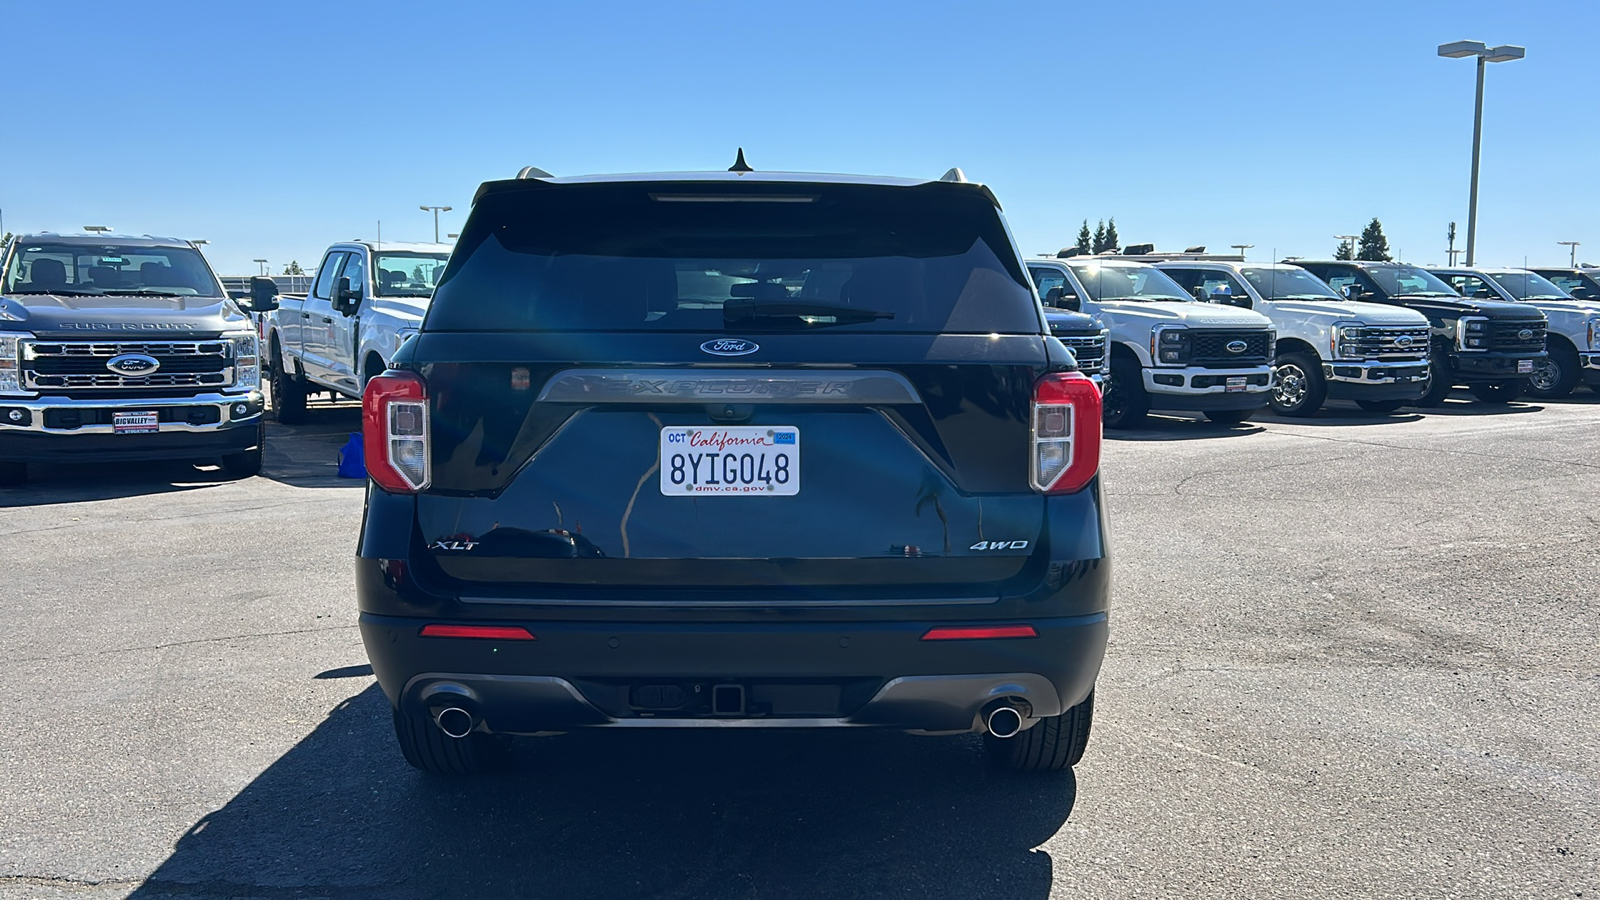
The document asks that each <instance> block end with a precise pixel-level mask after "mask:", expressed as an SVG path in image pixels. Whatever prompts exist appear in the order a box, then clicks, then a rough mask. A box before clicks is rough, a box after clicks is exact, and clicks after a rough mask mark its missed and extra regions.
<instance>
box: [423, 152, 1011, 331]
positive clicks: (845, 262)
mask: <svg viewBox="0 0 1600 900" xmlns="http://www.w3.org/2000/svg"><path fill="white" fill-rule="evenodd" d="M752 312H753V313H754V314H756V315H757V316H758V318H742V319H739V320H738V321H732V320H731V319H730V317H732V316H734V315H735V313H738V314H740V315H743V314H747V313H752ZM424 327H425V329H426V330H428V331H505V330H512V331H689V332H729V333H734V332H736V333H739V334H745V333H749V332H753V331H761V330H779V329H784V330H788V329H798V330H810V329H813V328H815V329H822V328H826V329H828V330H830V331H832V330H844V331H873V332H912V333H944V332H958V333H1002V334H1007V333H1009V334H1019V333H1020V334H1038V333H1041V332H1042V330H1043V325H1042V322H1041V319H1040V315H1039V307H1038V303H1037V301H1036V300H1035V298H1034V295H1033V290H1032V286H1031V284H1030V283H1029V281H1028V279H1027V276H1026V275H1025V274H1024V273H1023V270H1022V264H1021V261H1020V260H1019V259H1018V258H1017V254H1016V250H1015V247H1014V246H1013V245H1012V243H1011V240H1010V237H1009V235H1008V233H1007V232H1006V230H1005V225H1004V222H1003V221H1002V219H1001V217H1000V214H999V211H998V210H997V209H996V208H995V207H994V204H993V203H992V202H991V201H990V200H989V198H988V197H987V195H986V194H984V193H982V192H980V191H977V190H973V189H971V188H970V187H969V186H956V185H948V184H931V185H919V186H911V187H885V186H877V185H830V184H809V183H794V184H777V183H772V182H758V183H751V184H735V185H726V184H722V183H711V184H697V183H683V182H673V183H665V182H663V183H639V182H632V183H626V184H599V185H596V184H584V185H545V184H535V185H530V186H527V187H523V186H516V187H511V188H502V189H499V190H491V191H490V192H488V193H486V194H485V195H484V196H483V197H482V198H481V199H480V200H479V202H478V204H477V205H476V207H475V208H474V210H473V213H472V215H471V217H470V218H469V220H468V223H467V225H466V227H465V228H464V229H463V232H462V235H461V239H460V241H459V242H458V244H457V249H456V251H455V253H454V255H453V256H452V257H451V261H450V265H449V268H448V269H447V270H446V271H445V274H444V276H443V278H442V279H441V280H440V283H439V287H438V289H437V292H436V293H435V295H434V300H433V304H432V306H431V308H430V311H429V313H428V318H427V322H426V324H425V326H424Z"/></svg>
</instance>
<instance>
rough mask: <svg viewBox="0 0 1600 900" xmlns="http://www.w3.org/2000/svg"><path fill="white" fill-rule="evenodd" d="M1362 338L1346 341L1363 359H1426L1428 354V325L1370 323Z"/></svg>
mask: <svg viewBox="0 0 1600 900" xmlns="http://www.w3.org/2000/svg"><path fill="white" fill-rule="evenodd" d="M1362 331H1363V336H1362V337H1361V339H1360V340H1356V341H1344V342H1343V343H1344V345H1345V346H1346V347H1352V346H1353V347H1354V348H1355V350H1356V353H1357V355H1358V356H1359V357H1360V358H1361V359H1394V360H1400V359H1426V358H1427V356H1428V329H1427V327H1426V326H1416V327H1413V326H1410V325H1400V326H1386V325H1369V326H1367V327H1366V328H1364V329H1362Z"/></svg>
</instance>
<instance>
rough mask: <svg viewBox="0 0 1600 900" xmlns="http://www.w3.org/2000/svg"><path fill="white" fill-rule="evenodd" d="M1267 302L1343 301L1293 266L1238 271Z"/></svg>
mask: <svg viewBox="0 0 1600 900" xmlns="http://www.w3.org/2000/svg"><path fill="white" fill-rule="evenodd" d="M1239 274H1241V275H1243V276H1244V277H1245V280H1246V281H1248V282H1250V286H1251V287H1254V288H1255V289H1256V292H1257V293H1259V294H1260V295H1261V296H1263V297H1265V298H1267V299H1268V300H1343V299H1344V298H1343V297H1341V296H1339V294H1338V293H1336V292H1335V291H1334V290H1333V288H1330V287H1328V286H1327V285H1326V284H1324V283H1323V282H1322V279H1320V278H1318V277H1317V276H1315V275H1313V274H1311V273H1310V272H1307V271H1306V270H1305V269H1301V268H1298V267H1295V266H1251V267H1248V268H1243V269H1240V270H1239Z"/></svg>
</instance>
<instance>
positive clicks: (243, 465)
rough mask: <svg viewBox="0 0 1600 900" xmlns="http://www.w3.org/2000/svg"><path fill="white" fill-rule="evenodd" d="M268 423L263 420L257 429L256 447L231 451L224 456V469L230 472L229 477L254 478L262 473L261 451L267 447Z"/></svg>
mask: <svg viewBox="0 0 1600 900" xmlns="http://www.w3.org/2000/svg"><path fill="white" fill-rule="evenodd" d="M266 443H267V423H265V422H262V423H261V424H260V425H259V426H257V430H256V448H255V449H254V450H246V451H245V452H243V453H230V454H228V455H227V456H224V457H223V458H222V471H224V472H226V473H228V477H229V478H252V477H254V476H256V475H260V474H261V453H262V451H263V450H265V449H266Z"/></svg>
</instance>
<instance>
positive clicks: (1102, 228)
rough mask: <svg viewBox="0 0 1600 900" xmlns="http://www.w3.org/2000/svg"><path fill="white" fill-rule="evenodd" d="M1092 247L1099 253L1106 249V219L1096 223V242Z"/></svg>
mask: <svg viewBox="0 0 1600 900" xmlns="http://www.w3.org/2000/svg"><path fill="white" fill-rule="evenodd" d="M1091 249H1092V250H1093V252H1095V253H1099V252H1100V251H1102V250H1104V249H1106V223H1105V220H1104V219H1101V220H1100V221H1099V222H1096V223H1095V226H1094V244H1093V245H1092V247H1091Z"/></svg>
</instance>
